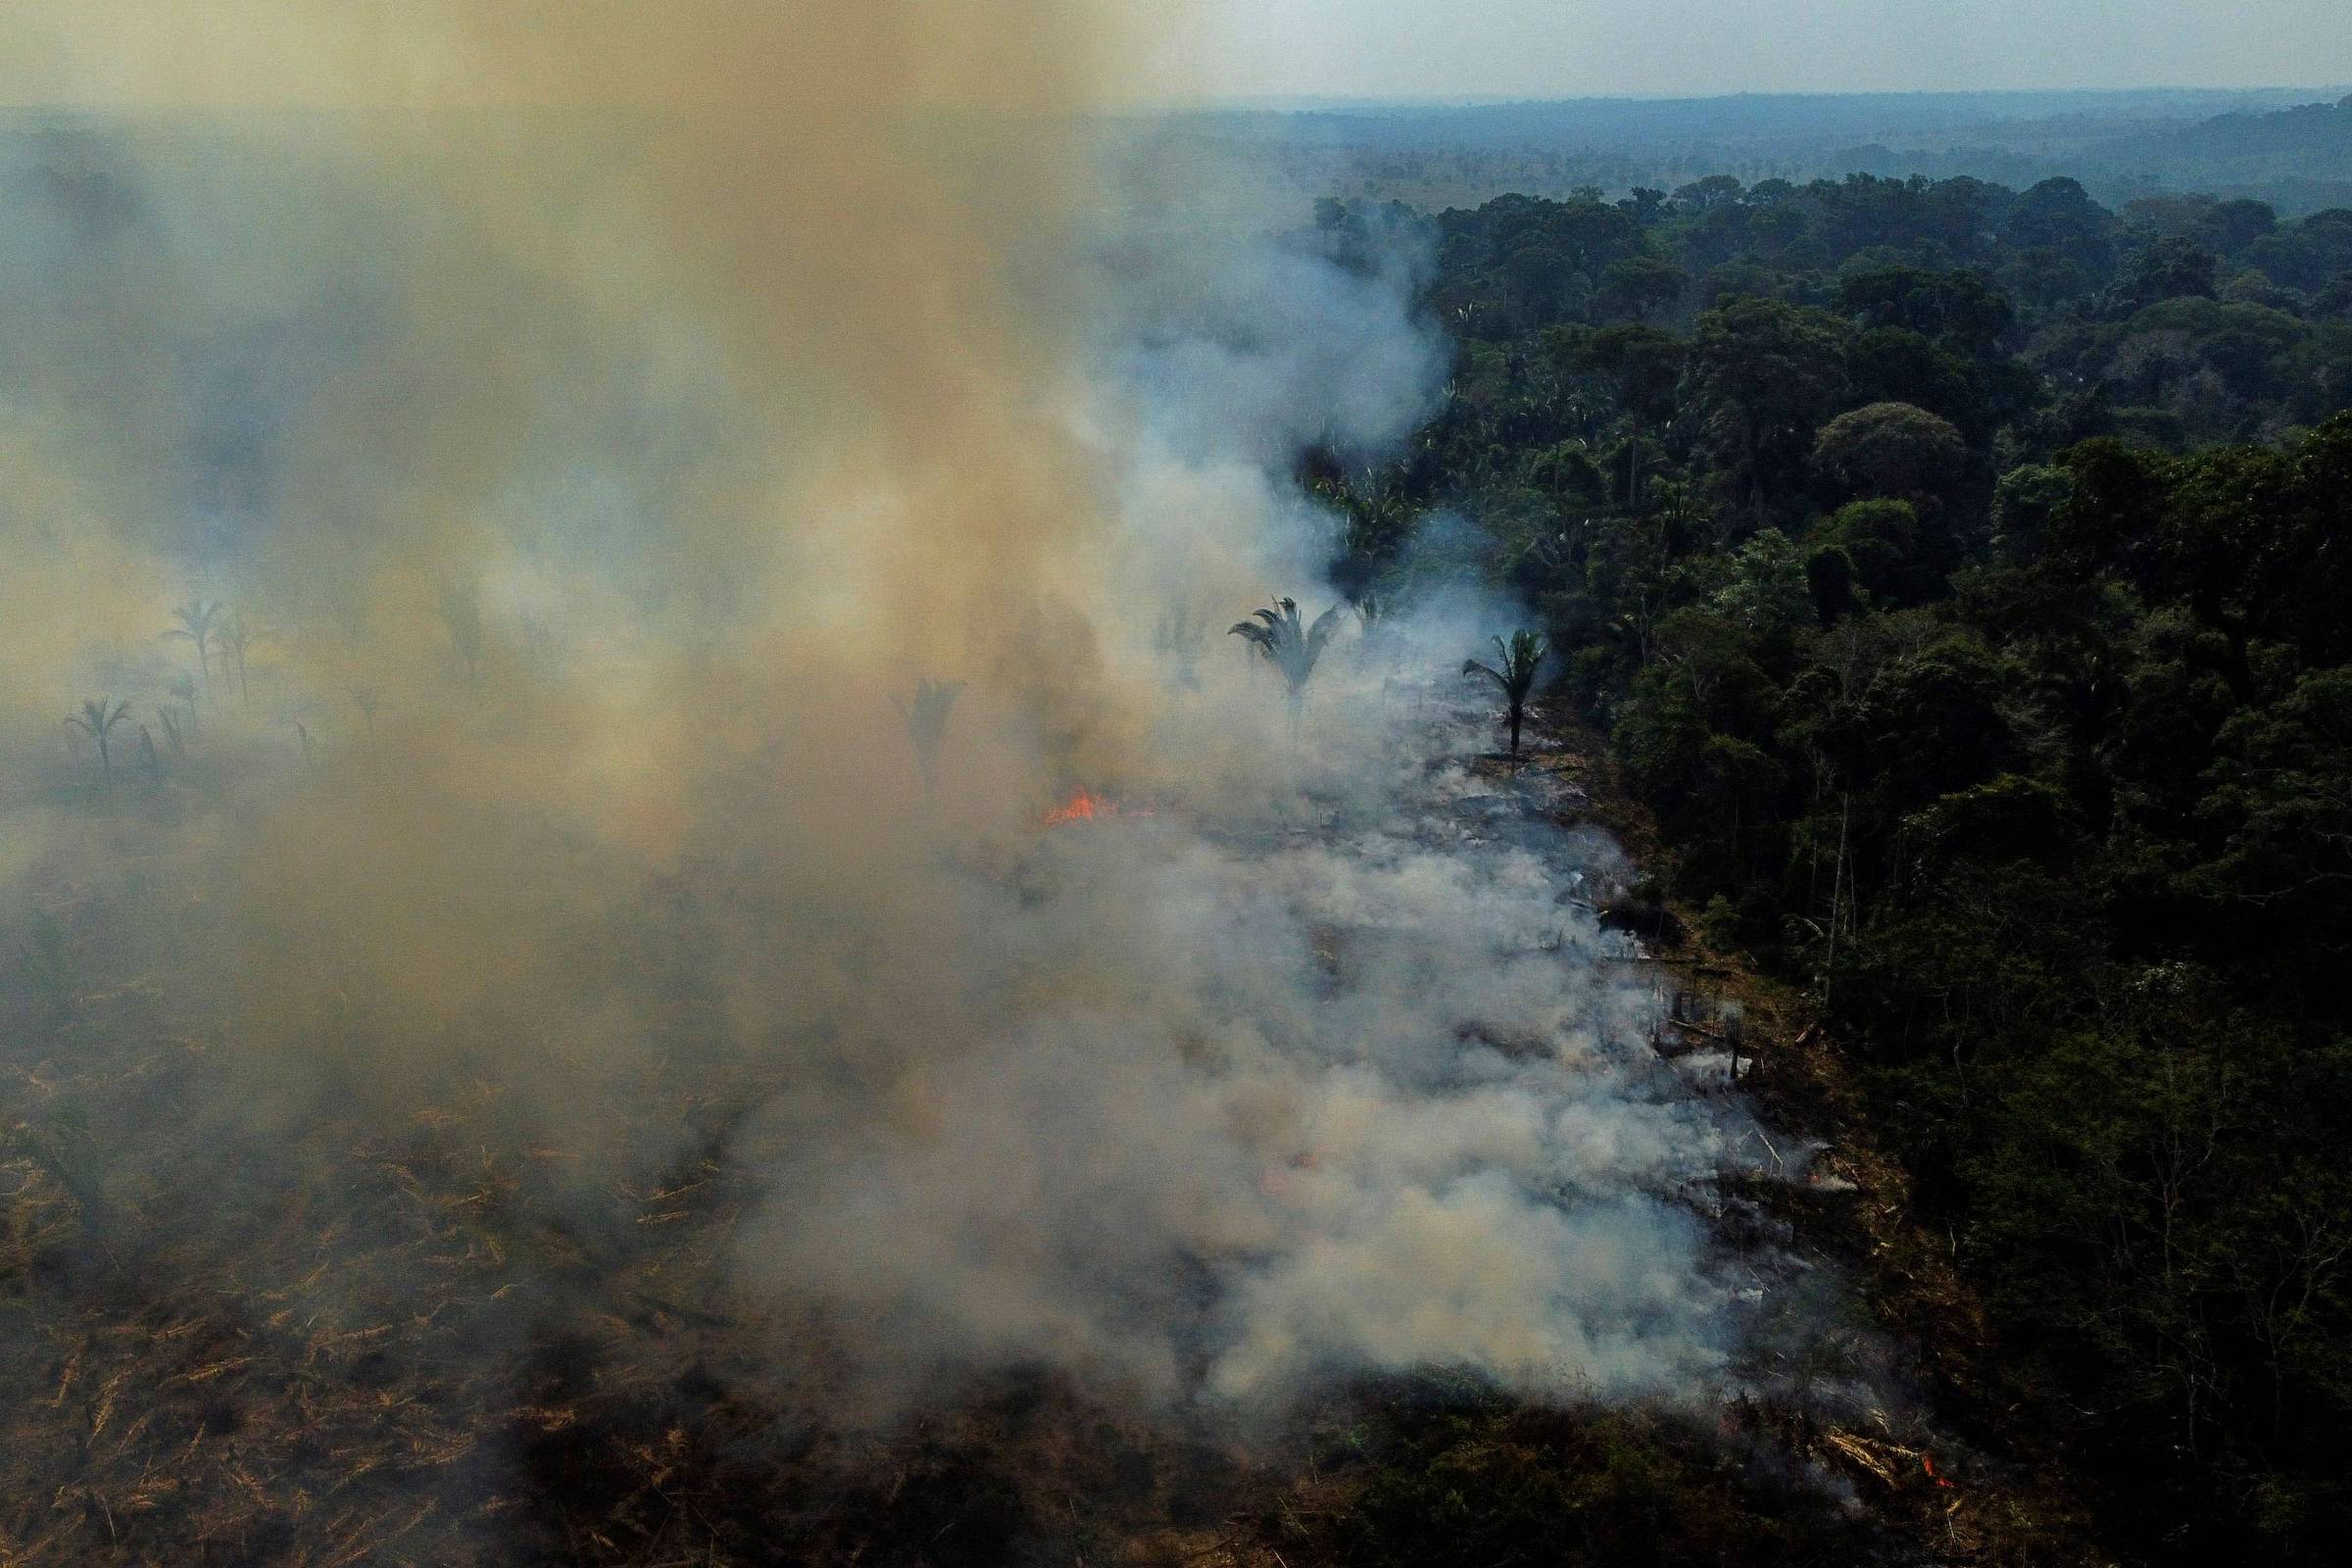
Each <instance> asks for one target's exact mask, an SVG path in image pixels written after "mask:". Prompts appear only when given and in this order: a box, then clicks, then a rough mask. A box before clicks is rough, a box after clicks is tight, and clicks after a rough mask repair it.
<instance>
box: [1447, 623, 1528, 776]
mask: <svg viewBox="0 0 2352 1568" xmlns="http://www.w3.org/2000/svg"><path fill="white" fill-rule="evenodd" d="M1544 652H1545V649H1544V639H1543V638H1542V637H1540V636H1538V635H1537V634H1536V633H1534V632H1532V631H1515V632H1513V633H1511V635H1510V640H1509V641H1508V642H1505V641H1504V640H1503V639H1502V638H1500V637H1497V638H1495V654H1496V656H1497V658H1496V661H1495V662H1494V663H1492V664H1482V663H1480V662H1478V661H1477V660H1475V659H1465V660H1463V661H1462V673H1463V674H1465V675H1484V676H1485V677H1486V678H1487V679H1489V680H1491V681H1493V682H1494V683H1495V686H1496V688H1497V689H1499V690H1500V691H1501V693H1502V701H1503V721H1504V722H1505V723H1507V724H1508V725H1509V726H1510V730H1511V755H1512V756H1513V757H1517V756H1518V755H1519V729H1520V726H1521V725H1523V724H1525V723H1526V722H1527V699H1528V696H1529V694H1530V693H1532V692H1533V691H1534V690H1535V689H1536V675H1537V672H1538V671H1540V670H1541V669H1542V668H1543V667H1544Z"/></svg>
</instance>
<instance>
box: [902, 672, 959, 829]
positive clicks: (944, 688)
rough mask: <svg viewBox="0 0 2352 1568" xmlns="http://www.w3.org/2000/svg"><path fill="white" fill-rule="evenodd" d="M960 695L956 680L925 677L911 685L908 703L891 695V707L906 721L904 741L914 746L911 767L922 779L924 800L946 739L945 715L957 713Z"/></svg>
mask: <svg viewBox="0 0 2352 1568" xmlns="http://www.w3.org/2000/svg"><path fill="white" fill-rule="evenodd" d="M962 695H963V682H961V681H959V680H933V679H932V678H931V677H930V676H928V675H925V676H924V677H923V678H922V679H920V680H918V681H916V682H915V683H914V698H913V700H912V701H911V702H909V701H908V700H907V699H906V698H904V697H900V696H898V695H897V694H896V693H893V694H892V696H891V699H890V701H891V705H892V706H893V707H895V708H897V709H898V711H899V716H900V717H901V718H903V719H905V720H906V721H907V738H908V739H909V740H911V741H913V742H914V767H915V771H916V772H917V773H919V774H921V775H922V780H923V798H924V799H926V800H928V799H930V796H931V790H932V785H933V784H934V782H935V781H936V776H935V774H934V773H933V771H932V767H933V764H934V763H935V762H937V761H938V760H939V748H940V745H941V743H942V742H944V741H946V740H947V738H948V715H949V714H951V713H953V712H955V711H956V698H958V697H961V696H962Z"/></svg>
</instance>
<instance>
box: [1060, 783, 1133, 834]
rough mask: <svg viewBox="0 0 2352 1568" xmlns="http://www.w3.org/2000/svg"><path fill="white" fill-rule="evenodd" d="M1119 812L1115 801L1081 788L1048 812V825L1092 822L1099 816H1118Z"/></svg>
mask: <svg viewBox="0 0 2352 1568" xmlns="http://www.w3.org/2000/svg"><path fill="white" fill-rule="evenodd" d="M1118 814H1119V809H1118V807H1117V805H1116V804H1114V803H1113V802H1111V801H1108V800H1105V799H1103V797H1102V796H1100V795H1089V794H1088V793H1087V792H1086V791H1084V790H1080V791H1079V792H1078V793H1077V794H1075V795H1073V796H1071V797H1070V798H1069V799H1068V800H1067V801H1065V802H1063V803H1062V804H1061V805H1059V806H1056V807H1055V808H1054V809H1052V810H1051V811H1048V812H1047V813H1046V826H1048V827H1059V826H1061V825H1062V824H1063V823H1064V822H1091V821H1093V820H1094V819H1095V818H1096V817H1098V816H1116V815H1118Z"/></svg>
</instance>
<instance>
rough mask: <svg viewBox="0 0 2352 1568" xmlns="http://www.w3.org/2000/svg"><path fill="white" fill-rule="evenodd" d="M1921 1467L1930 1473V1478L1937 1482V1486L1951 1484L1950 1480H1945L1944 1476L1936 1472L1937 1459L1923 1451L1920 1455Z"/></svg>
mask: <svg viewBox="0 0 2352 1568" xmlns="http://www.w3.org/2000/svg"><path fill="white" fill-rule="evenodd" d="M1919 1467H1920V1468H1921V1469H1922V1470H1925V1471H1926V1472H1927V1473H1928V1479H1929V1480H1930V1481H1933V1482H1935V1483H1936V1485H1937V1486H1939V1487H1947V1488H1948V1487H1949V1486H1951V1483H1950V1482H1949V1481H1946V1480H1944V1479H1943V1477H1941V1476H1939V1475H1937V1474H1936V1461H1935V1460H1934V1459H1932V1458H1930V1457H1929V1456H1928V1455H1927V1454H1924V1453H1923V1454H1921V1455H1920V1456H1919Z"/></svg>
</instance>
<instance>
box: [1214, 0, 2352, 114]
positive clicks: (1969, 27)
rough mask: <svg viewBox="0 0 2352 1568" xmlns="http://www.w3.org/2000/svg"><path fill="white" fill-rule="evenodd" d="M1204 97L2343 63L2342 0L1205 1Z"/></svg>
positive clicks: (2188, 72) (2006, 82)
mask: <svg viewBox="0 0 2352 1568" xmlns="http://www.w3.org/2000/svg"><path fill="white" fill-rule="evenodd" d="M1204 5H1205V9H1204V11H1203V12H1202V14H1201V19H1200V22H1199V25H1198V26H1197V28H1196V29H1195V31H1194V34H1193V36H1192V37H1191V39H1190V40H1189V41H1188V42H1187V43H1185V44H1181V45H1176V46H1174V47H1177V48H1180V49H1190V50H1194V51H1197V52H1198V53H1197V58H1190V59H1185V60H1182V61H1180V62H1178V69H1179V71H1180V72H1182V73H1185V74H1188V75H1190V76H1191V77H1192V78H1194V79H1195V80H1198V81H1203V82H1206V83H1209V84H1210V86H1209V88H1208V92H1209V95H1210V96H1214V97H1217V98H1220V99H1226V100H1238V99H1249V98H1278V99H1279V98H1390V99H1395V98H1414V99H1464V98H1557V97H1577V96H1588V95H1595V96H1608V97H1618V96H1627V97H1644V96H1666V97H1671V96H1678V95H1685V94H1691V95H1703V94H1711V93H1733V92H1916V91H1945V90H1963V89H1999V88H2052V87H2140V86H2210V87H2242V86H2258V85H2259V86H2280V85H2305V84H2312V83H2321V82H2339V81H2344V80H2347V79H2352V27H2347V26H2346V25H2344V10H2343V7H2342V5H2341V4H2340V0H2243V3H2240V4H2234V5H2227V6H2224V5H2215V4H2212V3H2210V0H2139V3H2134V4H2116V3H2112V0H1806V3H1803V4H1796V3H1792V0H1458V3H1456V4H1452V5H1443V6H1440V5H1430V4H1427V3H1426V0H1204Z"/></svg>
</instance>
